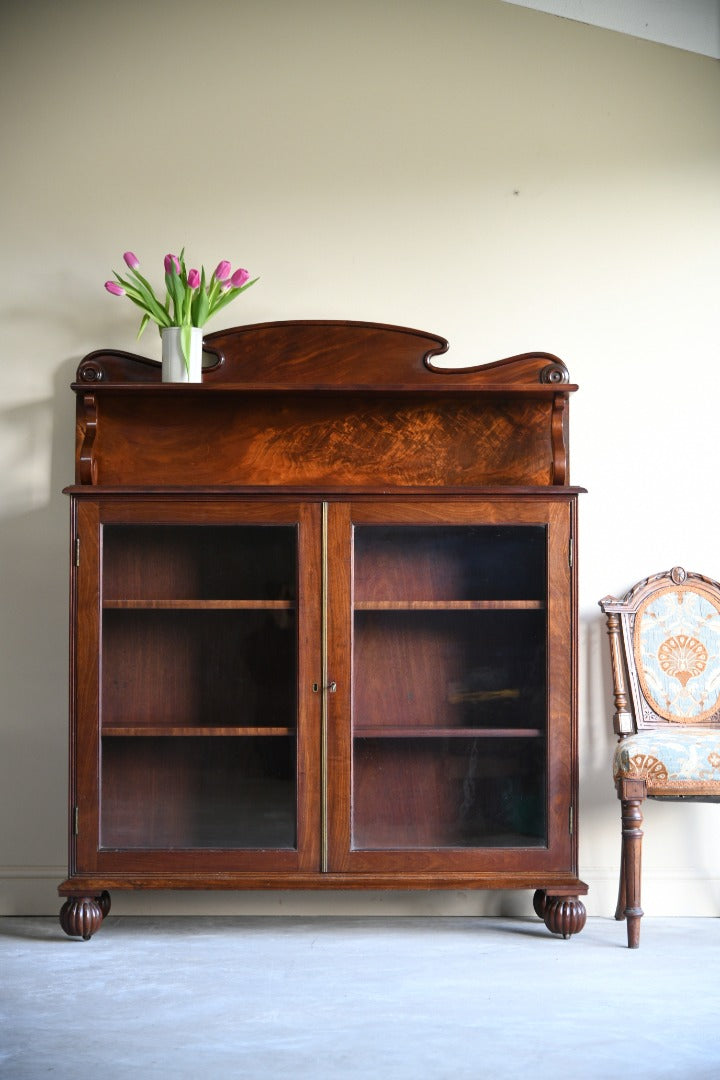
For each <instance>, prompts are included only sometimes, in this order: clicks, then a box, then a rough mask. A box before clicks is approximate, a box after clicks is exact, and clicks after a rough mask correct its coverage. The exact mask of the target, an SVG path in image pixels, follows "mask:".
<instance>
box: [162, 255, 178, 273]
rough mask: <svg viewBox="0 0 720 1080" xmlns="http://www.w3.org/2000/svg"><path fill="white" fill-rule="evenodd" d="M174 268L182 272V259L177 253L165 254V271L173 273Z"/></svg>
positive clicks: (176, 271)
mask: <svg viewBox="0 0 720 1080" xmlns="http://www.w3.org/2000/svg"><path fill="white" fill-rule="evenodd" d="M173 270H174V271H175V273H176V274H179V273H180V260H179V259H178V257H177V255H166V256H165V273H166V274H172V272H173Z"/></svg>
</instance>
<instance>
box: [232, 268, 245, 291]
mask: <svg viewBox="0 0 720 1080" xmlns="http://www.w3.org/2000/svg"><path fill="white" fill-rule="evenodd" d="M249 277H250V274H249V273H248V272H247V270H236V271H235V273H234V274H233V276H232V277H231V278H230V284H231V285H232V287H233V289H241V288H242V287H243V285H244V284H245V282H246V281H247V279H248V278H249Z"/></svg>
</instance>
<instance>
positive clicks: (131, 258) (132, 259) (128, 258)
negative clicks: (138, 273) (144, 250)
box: [123, 251, 140, 270]
mask: <svg viewBox="0 0 720 1080" xmlns="http://www.w3.org/2000/svg"><path fill="white" fill-rule="evenodd" d="M123 259H124V260H125V262H126V263H127V265H128V266H129V267H130V269H131V270H137V268H138V266H139V265H140V260H139V259H138V257H137V255H133V253H132V251H126V252H125V254H124V255H123Z"/></svg>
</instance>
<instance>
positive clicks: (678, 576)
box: [600, 566, 720, 948]
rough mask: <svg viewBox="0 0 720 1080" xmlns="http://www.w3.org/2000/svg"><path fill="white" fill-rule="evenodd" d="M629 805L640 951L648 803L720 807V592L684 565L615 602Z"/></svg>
mask: <svg viewBox="0 0 720 1080" xmlns="http://www.w3.org/2000/svg"><path fill="white" fill-rule="evenodd" d="M600 607H601V608H602V610H603V611H604V612H605V614H606V615H607V629H608V638H609V641H610V657H611V661H612V671H613V681H614V693H615V715H614V717H613V723H614V728H615V733H616V735H618V737H619V742H618V745H617V747H616V748H615V754H614V757H613V777H614V780H615V786H616V789H617V793H618V798H619V799H620V800H621V816H622V852H621V860H620V891H619V895H618V906H617V910H616V912H615V918H616V919H627V935H628V946H629V947H630V948H637V947H638V945H639V944H640V919H641V918H642V915H643V911H642V908H641V906H640V878H641V854H642V836H643V833H642V824H643V816H642V810H641V806H642V802H643V799H645V798H655V799H694V800H697V801H702V802H715V801H720V584H719V583H718V582H717V581H713V580H712V579H711V578H707V577H703V576H702V575H701V574H693V573H689V572H686V571H685V570H683V568H682V567H681V566H676V567H674V568H673V569H672V570H669V571H666V572H665V573H662V574H655V575H654V576H653V577H650V578H646V579H645V580H644V581H640V582H638V584H637V585H635V586H634V587H633V588H632V589H631V590H630V591H629V593H628V594H627V595H626V596H625V597H623V599H622V600H616V599H615V597H612V596H606V597H605V598H604V599H603V600H601V601H600Z"/></svg>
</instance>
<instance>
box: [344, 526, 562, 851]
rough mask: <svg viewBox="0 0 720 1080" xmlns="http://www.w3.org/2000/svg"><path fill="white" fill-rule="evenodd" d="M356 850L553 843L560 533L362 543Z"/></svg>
mask: <svg viewBox="0 0 720 1080" xmlns="http://www.w3.org/2000/svg"><path fill="white" fill-rule="evenodd" d="M353 571H354V576H353V581H354V590H353V596H352V633H353V671H352V701H353V706H352V747H351V753H352V768H351V773H352V800H351V805H352V815H351V816H352V820H351V849H352V850H354V851H363V850H365V851H373V850H380V849H383V848H391V849H396V850H397V849H418V848H468V847H476V848H477V847H533V846H537V847H542V846H545V845H546V844H547V811H546V739H547V655H546V653H547V646H546V642H547V527H546V526H545V525H543V524H540V525H537V524H529V525H514V524H509V525H487V526H485V525H475V524H473V525H451V524H444V525H443V524H433V525H408V524H402V525H388V524H382V525H362V524H356V525H355V527H354V529H353Z"/></svg>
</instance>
